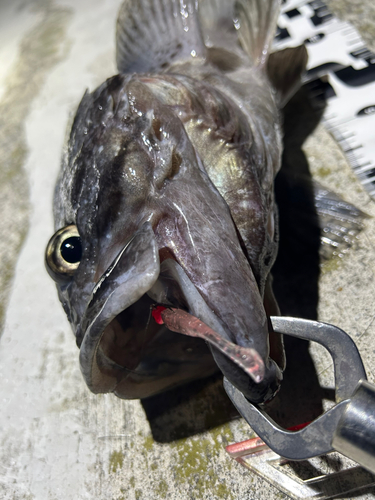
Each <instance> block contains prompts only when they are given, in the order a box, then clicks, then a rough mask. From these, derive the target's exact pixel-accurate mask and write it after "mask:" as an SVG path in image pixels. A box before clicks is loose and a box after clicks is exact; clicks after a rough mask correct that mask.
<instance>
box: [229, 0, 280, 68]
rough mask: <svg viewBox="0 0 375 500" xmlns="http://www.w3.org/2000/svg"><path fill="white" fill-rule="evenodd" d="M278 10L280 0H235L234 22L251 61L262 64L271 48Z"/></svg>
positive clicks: (257, 64) (258, 64)
mask: <svg viewBox="0 0 375 500" xmlns="http://www.w3.org/2000/svg"><path fill="white" fill-rule="evenodd" d="M279 12H280V0H237V1H236V3H235V5H234V23H235V28H236V29H237V30H238V38H239V40H240V43H241V46H242V48H243V49H244V51H245V52H246V53H247V55H248V56H249V58H250V60H251V62H252V63H253V64H254V65H256V66H264V65H265V63H266V60H267V55H268V53H269V51H270V49H271V46H272V41H273V38H274V35H275V31H276V24H277V19H278V16H279Z"/></svg>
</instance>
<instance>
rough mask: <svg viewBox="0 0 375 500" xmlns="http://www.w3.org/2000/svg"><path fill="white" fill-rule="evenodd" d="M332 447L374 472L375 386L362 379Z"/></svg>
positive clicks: (335, 434) (334, 436)
mask: <svg viewBox="0 0 375 500" xmlns="http://www.w3.org/2000/svg"><path fill="white" fill-rule="evenodd" d="M332 447H333V448H334V449H335V450H337V451H339V452H340V453H342V454H343V455H345V456H347V457H349V458H352V459H353V460H355V461H356V462H358V463H359V464H360V465H362V466H363V467H365V469H367V470H369V471H370V472H374V473H375V386H374V385H372V384H370V383H369V382H367V381H365V380H361V381H360V382H359V384H358V387H357V389H356V391H355V392H354V394H353V396H352V397H351V398H350V401H349V403H348V404H347V406H346V409H345V412H344V414H343V415H342V417H341V419H340V420H339V423H338V425H337V427H336V431H335V433H334V435H333V439H332Z"/></svg>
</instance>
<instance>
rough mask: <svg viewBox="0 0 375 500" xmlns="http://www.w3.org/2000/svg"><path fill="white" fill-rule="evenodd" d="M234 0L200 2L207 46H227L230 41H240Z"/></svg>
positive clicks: (200, 14) (200, 12)
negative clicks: (235, 24)
mask: <svg viewBox="0 0 375 500" xmlns="http://www.w3.org/2000/svg"><path fill="white" fill-rule="evenodd" d="M234 2H235V0H201V1H200V2H199V17H200V22H201V26H202V32H203V37H204V42H205V44H206V46H207V47H213V46H214V47H220V46H227V45H228V42H229V43H231V42H234V43H237V42H238V37H237V33H236V30H235V28H234V24H233V15H234ZM227 48H228V47H227Z"/></svg>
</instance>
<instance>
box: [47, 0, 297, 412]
mask: <svg viewBox="0 0 375 500" xmlns="http://www.w3.org/2000/svg"><path fill="white" fill-rule="evenodd" d="M135 5H136V6H135V7H134V12H135V13H134V14H132V15H130V14H129V13H132V12H133V11H132V10H129V9H133V4H131V2H129V1H127V2H125V4H124V7H123V8H122V11H121V12H120V18H119V19H120V21H119V28H118V33H119V35H118V45H119V47H118V57H117V60H118V65H119V69H120V70H121V71H122V73H121V74H119V75H116V76H114V77H112V78H110V79H108V80H107V81H106V82H105V83H104V84H103V85H101V86H100V87H99V88H98V89H97V90H95V91H94V92H93V93H91V94H90V93H86V94H85V96H84V97H83V99H82V102H81V104H80V106H79V108H78V111H77V114H76V117H75V121H74V124H73V127H72V131H71V135H70V139H69V143H68V147H67V149H66V151H65V154H64V159H63V164H62V170H61V175H60V177H59V180H58V183H57V186H56V193H55V201H54V216H55V229H56V230H60V229H61V228H64V227H65V226H69V225H75V226H76V227H77V230H78V233H79V236H80V241H81V246H82V256H81V257H80V260H79V262H78V263H77V269H76V270H75V269H74V272H73V271H71V272H70V274H69V275H68V274H67V275H64V273H61V275H60V276H59V275H57V274H56V272H54V271H53V270H51V264H50V262H49V260H48V259H47V269H48V270H49V272H50V274H51V275H52V276H53V277H54V279H55V280H56V282H57V288H58V292H59V297H60V300H61V302H62V304H63V307H64V309H65V311H66V313H67V315H68V318H69V321H70V322H71V324H72V328H73V330H74V332H75V334H76V337H77V344H78V346H80V347H81V355H80V362H81V369H82V372H83V375H84V377H85V380H86V382H87V384H88V386H89V387H90V389H91V390H92V391H94V392H114V393H115V394H117V395H118V396H120V397H125V398H138V397H147V396H150V395H152V394H156V393H158V392H160V391H162V390H166V389H169V388H171V387H173V386H176V385H178V384H181V383H184V382H187V381H189V380H193V379H195V378H199V377H204V376H207V375H209V374H211V373H213V372H214V371H215V370H216V364H215V363H214V361H213V357H212V354H213V356H214V358H215V360H216V363H217V364H218V366H219V367H220V368H221V370H222V371H223V372H224V374H225V375H226V376H227V378H229V380H231V381H232V383H234V384H235V385H236V386H237V387H239V388H240V390H242V391H243V392H244V394H245V395H246V396H247V397H248V398H249V399H251V400H252V401H255V402H262V401H264V400H267V399H269V398H270V397H272V395H273V394H274V392H275V391H276V390H277V388H278V385H279V383H280V380H281V378H282V376H281V369H282V368H283V352H282V346H281V342H280V339H276V341H275V342H273V343H274V344H275V345H276V348H275V347H274V348H273V351H272V346H271V355H272V356H273V358H274V359H272V358H271V357H270V346H269V325H268V320H267V314H266V311H265V308H264V306H263V300H265V299H266V300H265V302H267V304H271V305H268V310H267V313H268V314H270V310H272V313H274V312H275V310H277V305H276V303H275V301H274V299H273V295H272V290H271V286H270V283H269V280H268V277H269V272H270V269H271V267H272V264H273V262H274V259H275V257H276V253H277V221H276V209H275V204H274V195H273V181H274V177H275V175H276V173H277V171H278V169H279V167H280V158H281V151H282V142H281V126H280V116H279V115H280V113H279V107H280V102H281V100H282V99H281V93H277V92H276V90H275V88H274V85H273V84H274V82H273V83H271V81H270V79H269V78H268V76H267V71H266V62H267V60H266V55H267V50H268V45H267V44H269V40H270V37H271V36H272V34H273V31H274V29H275V19H276V17H275V16H276V15H277V8H278V2H277V1H270V2H266V1H264V0H249V1H242V2H237V3H236V5H235V6H234V5H233V8H234V13H237V14H238V19H240V20H241V22H243V24H244V26H245V27H244V28H241V29H240V30H239V33H240V37H239V38H240V40H241V43H242V45H243V47H244V48H245V50H244V49H243V48H241V47H240V46H239V45H238V43H234V40H235V31H234V29H230V30H229V31H228V33H227V35H226V36H224V42H225V41H226V46H225V47H224V48H223V47H222V44H218V45H217V46H216V47H214V46H213V45H212V43H211V42H212V40H211V42H210V41H209V38H210V33H211V32H210V25H209V23H208V24H207V25H205V23H204V22H202V21H201V23H199V18H198V11H197V5H198V4H197V2H193V1H187V2H185V4H184V5H185V7H184V8H185V10H181V9H180V10H178V9H179V2H178V1H177V0H170V1H167V0H139V1H138V2H135ZM207 6H208V7H210V8H216V9H219V11H220V12H221V13H223V12H227V10H228V5H227V4H225V2H223V1H222V0H207V2H206V3H205V4H204V8H203V9H202V10H203V12H204V11H205V9H207V8H208V7H207ZM251 8H255V9H256V12H255V13H257V15H258V19H259V26H263V25H264V30H263V31H262V30H260V29H259V30H258V31H259V32H260V33H259V35H257V36H256V37H255V42H256V43H255V42H254V41H252V38H251V37H249V36H248V34H247V30H248V29H251V27H252V25H253V21H252V20H251V19H250V18H249V16H251ZM176 9H177V10H176ZM220 9H221V10H220ZM220 12H219V14H220ZM150 13H154V17H155V20H154V21H152V22H151V21H150ZM275 13H276V14H275ZM132 16H133V17H132ZM147 16H148V17H147ZM262 16H263V17H262ZM219 17H220V16H219V15H218V19H219ZM123 19H125V21H123ZM129 19H130V21H127V20H129ZM147 19H148V20H149V22H150V27H149V28H150V29H148V27H147V26H146V27H144V28H143V24H142V23H144V22H147ZM238 19H237V23H238ZM176 20H177V21H176ZM123 22H125V23H126V22H128V25H126V24H125V27H124V28H123ZM174 22H175V24H173V23H174ZM129 23H130V24H129ZM163 23H165V25H166V26H167V27H168V30H169V31H168V30H167V29H166V28H165V27H164V28H165V29H164V31H163V29H162V27H163ZM160 26H161V28H160ZM181 27H182V28H181ZM186 27H187V28H188V29H187V30H186ZM159 28H160V30H161V31H160V30H159V31H160V33H161V35H160V43H159V45H158V43H157V42H156V43H155V48H154V51H155V54H156V56H155V59H153V58H152V57H149V56H148V55H147V54H146V55H145V52H144V51H143V52H142V51H141V49H142V50H143V48H142V43H146V42H147V40H148V38H147V37H148V36H151V35H152V33H155V32H156V31H157V30H158V29H159ZM181 29H182V32H181ZM257 29H258V28H257ZM202 30H203V32H202ZM264 31H265V33H264ZM129 33H130V34H129ZM134 33H137V34H139V33H143V34H144V40H146V42H139V43H138V42H137V38H135V37H134ZM150 33H151V35H150ZM169 35H170V39H171V40H172V41H173V40H174V39H175V38H176V40H178V37H179V36H180V37H181V40H182V41H181V43H180V44H177V46H180V48H179V49H178V50H177V52H176V53H175V52H174V51H173V50H172V49H173V44H172V45H171V46H169V45H165V46H163V37H165V36H167V37H168V36H169ZM174 37H175V38H174ZM204 37H205V41H206V43H207V45H208V48H207V47H206V46H205V45H204V44H203V38H204ZM213 38H214V37H213V36H212V35H211V39H213ZM124 40H125V41H124ZM134 40H136V41H135V42H134ZM259 40H260V41H259ZM137 44H138V45H139V47H138V45H137ZM124 46H125V48H128V49H129V50H125V49H124ZM159 46H161V47H162V49H163V50H158V47H159ZM192 46H193V47H194V48H193V49H191V50H190V47H192ZM130 49H132V50H130ZM164 49H165V50H164ZM137 50H138V52H137ZM132 51H133V52H134V54H133V52H132ZM152 65H155V66H156V67H152ZM302 66H303V64H302ZM134 71H137V72H136V73H134ZM296 78H297V79H298V78H299V75H297V77H296ZM284 83H285V82H284ZM295 83H296V82H295V81H294V80H293V81H292V82H291V85H295ZM284 87H285V85H284ZM53 245H54V240H53V239H52V240H51V242H50V247H49V248H50V250H51V248H52V250H53V251H54V246H53ZM56 251H57V252H58V251H59V249H57V250H56ZM172 261H173V262H174V264H173V266H176V265H177V268H176V269H177V271H173V272H174V273H175V274H174V275H173V276H174V277H173V276H172V274H173V273H172V274H168V273H169V271H168V269H172V268H171V266H170V264H168V263H169V262H172ZM176 263H177V264H176ZM78 264H79V265H78ZM173 266H172V267H173ZM178 269H181V272H180V271H178ZM176 272H177V274H176ZM177 275H178V276H179V277H176V276H177ZM184 280H185V281H184ZM183 282H184V283H185V285H184V284H183ZM190 285H191V286H192V287H193V288H195V290H197V292H198V293H197V294H195V292H191V291H189V290H191V288H189V287H190ZM193 296H194V297H195V298H194V299H193ZM161 297H164V303H166V304H167V305H168V304H170V305H173V306H175V307H182V308H184V309H186V310H188V311H189V312H191V313H192V314H195V315H196V316H198V314H197V311H198V310H199V311H202V312H201V315H200V319H201V320H202V321H204V322H206V323H207V325H208V326H210V328H212V329H215V330H216V331H217V332H219V333H220V335H222V336H223V337H225V338H226V340H229V341H230V342H234V343H236V344H238V345H241V346H243V347H250V348H254V349H255V350H256V351H257V352H258V353H259V355H260V357H261V358H262V359H263V362H264V365H265V376H264V379H263V381H261V382H260V383H259V384H256V383H254V381H252V380H251V379H250V378H249V377H248V375H246V374H245V373H244V372H242V371H241V369H240V368H239V367H238V366H237V365H235V364H234V363H233V361H232V360H231V359H228V358H226V357H225V356H224V355H222V354H221V353H219V352H218V351H215V349H214V348H212V349H211V351H212V354H211V352H210V350H209V349H208V348H207V346H206V345H205V343H204V342H203V341H201V340H200V339H193V338H190V337H185V336H183V335H180V334H176V333H172V332H171V331H169V330H168V329H167V328H166V327H165V325H162V326H160V325H157V324H156V323H155V322H153V321H152V320H150V307H151V305H152V303H153V301H154V300H155V298H157V299H160V300H161ZM193 302H194V304H195V305H193ZM204 311H206V312H204ZM271 335H272V332H271ZM275 353H276V354H275ZM275 360H276V362H275ZM278 365H280V366H278ZM280 368H281V369H280Z"/></svg>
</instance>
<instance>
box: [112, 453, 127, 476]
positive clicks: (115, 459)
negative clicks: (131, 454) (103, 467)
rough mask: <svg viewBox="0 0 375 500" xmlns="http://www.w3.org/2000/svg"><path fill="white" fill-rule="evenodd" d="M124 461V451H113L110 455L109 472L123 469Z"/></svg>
mask: <svg viewBox="0 0 375 500" xmlns="http://www.w3.org/2000/svg"><path fill="white" fill-rule="evenodd" d="M123 463H124V454H123V452H122V451H113V452H112V453H111V455H110V457H109V472H110V473H111V472H116V471H117V469H120V470H121V469H122V466H123Z"/></svg>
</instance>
